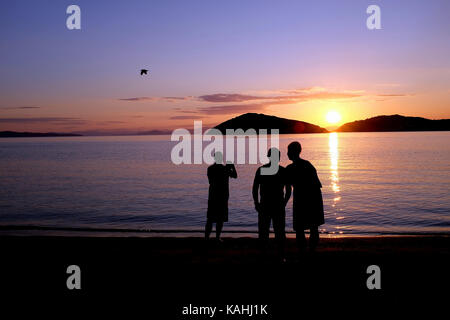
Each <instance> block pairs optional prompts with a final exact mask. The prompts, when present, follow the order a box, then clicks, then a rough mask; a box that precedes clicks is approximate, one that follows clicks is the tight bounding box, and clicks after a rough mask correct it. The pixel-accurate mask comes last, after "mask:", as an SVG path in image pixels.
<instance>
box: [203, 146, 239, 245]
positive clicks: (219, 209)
mask: <svg viewBox="0 0 450 320" xmlns="http://www.w3.org/2000/svg"><path fill="white" fill-rule="evenodd" d="M214 160H215V163H214V164H212V165H211V166H209V167H208V172H207V174H208V181H209V195H208V211H207V217H206V226H205V238H206V239H209V236H210V234H211V231H212V225H213V223H215V224H216V239H217V240H219V241H220V234H221V232H222V228H223V223H224V222H227V221H228V198H229V194H230V193H229V184H228V181H229V179H230V178H233V179H236V178H237V172H236V168H235V167H234V165H233V164H232V163H230V164H229V163H227V164H226V165H224V164H223V154H222V152H218V151H216V152H215V154H214Z"/></svg>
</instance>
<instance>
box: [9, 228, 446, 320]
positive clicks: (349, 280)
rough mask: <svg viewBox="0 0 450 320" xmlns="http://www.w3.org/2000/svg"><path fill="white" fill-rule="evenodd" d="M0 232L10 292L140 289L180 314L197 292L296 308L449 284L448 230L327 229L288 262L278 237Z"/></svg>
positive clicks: (199, 297)
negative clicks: (265, 247)
mask: <svg viewBox="0 0 450 320" xmlns="http://www.w3.org/2000/svg"><path fill="white" fill-rule="evenodd" d="M0 241H1V244H2V257H3V259H2V264H1V268H2V270H1V271H2V274H3V275H4V281H3V285H2V287H3V288H4V290H7V291H8V292H10V293H19V294H23V293H29V294H36V293H39V294H49V295H61V296H67V297H71V296H73V295H78V296H84V297H89V298H93V297H96V296H97V297H98V296H102V295H105V294H106V295H113V296H115V297H126V296H129V295H133V296H138V297H140V298H145V299H147V298H148V299H152V300H151V301H153V302H152V303H154V304H156V305H157V306H159V307H161V308H162V306H167V305H169V306H171V307H170V308H171V310H172V309H173V310H174V311H173V312H175V313H176V312H178V311H179V308H178V307H179V306H181V305H183V304H185V303H190V302H193V301H197V302H199V303H216V304H220V303H224V304H226V303H238V302H242V303H253V302H254V303H263V302H265V303H269V304H271V306H272V307H271V308H273V309H274V311H273V312H282V311H283V312H285V311H286V310H289V311H290V312H292V311H293V312H296V310H297V309H296V308H297V307H298V305H297V304H296V303H294V302H292V301H293V300H296V299H298V298H299V297H303V296H305V297H303V298H302V299H303V300H302V301H303V302H302V303H308V301H309V300H313V301H315V302H317V301H316V298H317V297H322V298H320V299H324V300H323V301H327V300H329V299H330V298H331V297H334V298H336V299H343V298H345V297H350V296H353V297H355V296H359V297H360V298H361V297H365V298H367V299H369V300H370V299H374V298H376V299H384V298H385V297H392V296H396V295H398V294H401V296H403V297H404V296H405V295H406V296H414V297H416V298H418V297H430V296H433V295H438V292H439V290H440V288H446V287H447V286H448V285H449V283H450V281H449V276H448V270H450V249H449V248H450V237H448V236H383V237H348V238H325V239H322V240H321V243H320V245H319V248H318V251H317V252H316V254H314V255H311V254H305V255H303V256H301V257H298V255H297V251H296V247H295V240H294V239H288V241H287V252H286V257H287V261H286V263H279V261H278V260H277V259H276V254H275V253H276V252H275V246H274V244H273V243H272V247H271V249H270V250H269V253H268V254H267V255H262V254H261V252H260V251H259V249H258V241H257V239H254V238H225V239H224V242H223V243H216V242H215V241H210V242H209V243H206V242H205V240H204V239H202V238H194V237H192V238H190V237H185V238H138V237H134V238H132V237H129V238H110V237H96V238H88V237H12V236H3V237H1V238H0ZM72 264H76V265H78V266H80V268H81V270H82V275H83V278H82V290H80V291H79V292H73V291H69V290H67V288H66V278H67V274H66V268H67V266H69V265H72ZM369 265H378V266H379V267H380V269H381V288H382V289H381V290H369V289H367V286H366V280H367V278H368V276H369V275H368V274H367V272H366V271H367V267H368V266H369ZM30 270H31V271H32V272H31V271H30ZM335 295H337V296H335ZM314 297H316V298H314ZM334 298H333V299H334ZM441 298H442V296H441ZM308 299H309V300H308ZM386 299H387V298H386ZM369 300H367V302H368V301H369ZM387 300H388V299H387ZM177 308H178V309H177ZM289 308H292V309H289ZM177 310H178V311H177ZM277 310H278V311H277Z"/></svg>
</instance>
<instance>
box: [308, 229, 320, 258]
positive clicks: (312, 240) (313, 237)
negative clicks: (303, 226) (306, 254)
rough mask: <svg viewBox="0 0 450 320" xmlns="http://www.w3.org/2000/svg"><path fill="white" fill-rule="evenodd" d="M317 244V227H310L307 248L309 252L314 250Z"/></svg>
mask: <svg viewBox="0 0 450 320" xmlns="http://www.w3.org/2000/svg"><path fill="white" fill-rule="evenodd" d="M318 244H319V228H318V227H312V228H311V229H309V250H310V251H311V252H314V251H316V247H317V245H318Z"/></svg>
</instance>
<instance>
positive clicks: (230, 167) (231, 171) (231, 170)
mask: <svg viewBox="0 0 450 320" xmlns="http://www.w3.org/2000/svg"><path fill="white" fill-rule="evenodd" d="M227 168H228V170H229V171H228V172H229V175H230V178H233V179H236V178H237V172H236V168H235V167H234V164H232V163H227Z"/></svg>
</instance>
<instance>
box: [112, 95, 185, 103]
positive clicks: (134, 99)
mask: <svg viewBox="0 0 450 320" xmlns="http://www.w3.org/2000/svg"><path fill="white" fill-rule="evenodd" d="M189 99H192V97H191V96H187V97H132V98H119V99H117V100H119V101H130V102H140V101H167V102H174V101H182V100H189Z"/></svg>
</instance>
